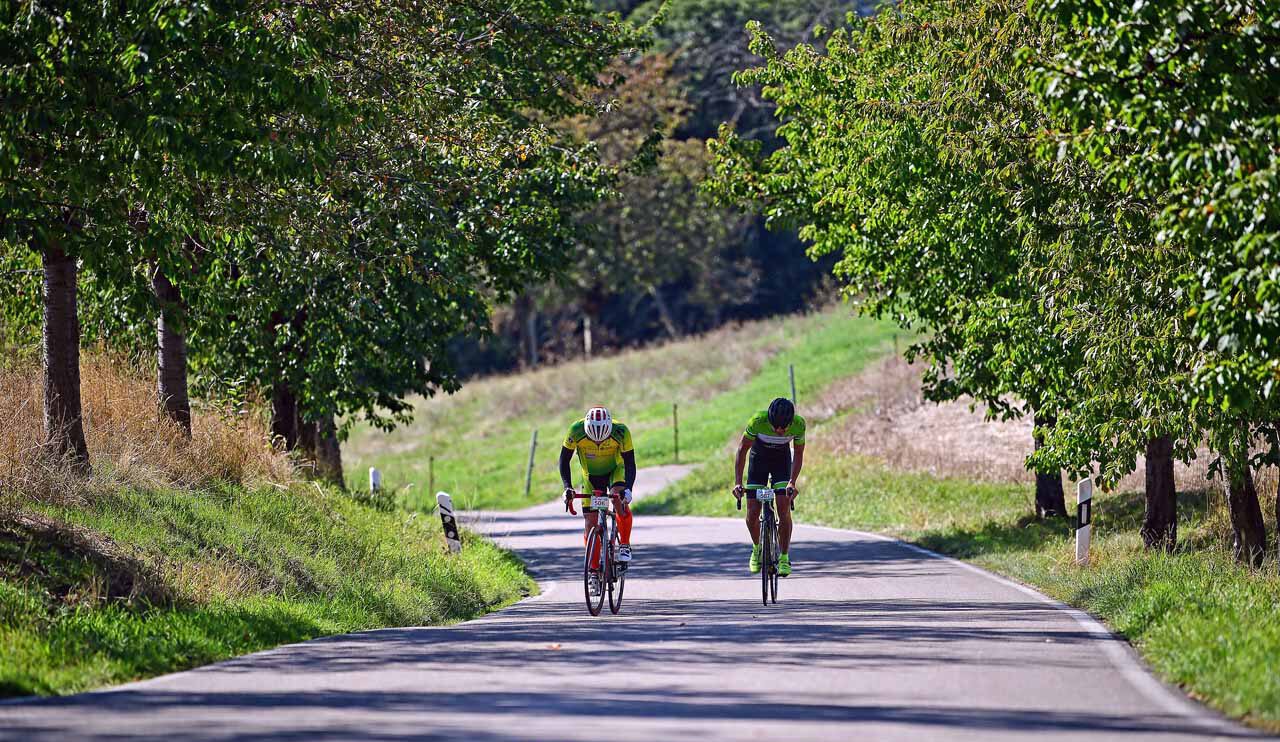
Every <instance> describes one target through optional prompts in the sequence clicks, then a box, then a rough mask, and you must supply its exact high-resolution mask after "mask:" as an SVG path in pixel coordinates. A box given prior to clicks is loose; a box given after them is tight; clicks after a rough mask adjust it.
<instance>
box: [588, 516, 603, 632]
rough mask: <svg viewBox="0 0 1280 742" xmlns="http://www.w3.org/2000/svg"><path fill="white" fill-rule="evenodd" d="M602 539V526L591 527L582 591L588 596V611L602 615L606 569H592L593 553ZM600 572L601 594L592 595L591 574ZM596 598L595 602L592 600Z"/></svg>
mask: <svg viewBox="0 0 1280 742" xmlns="http://www.w3.org/2000/svg"><path fill="white" fill-rule="evenodd" d="M599 540H600V527H599V526H596V527H595V528H592V529H591V533H590V534H589V535H588V536H587V553H586V556H584V557H583V559H582V592H583V594H584V595H585V596H586V598H587V611H588V612H590V613H591V615H593V616H599V615H600V609H601V608H603V607H604V590H605V588H604V579H603V578H604V570H603V569H600V570H593V569H591V554H592V552H594V551H595V545H596V543H597V542H598V541H599ZM600 566H601V567H602V568H603V567H604V553H603V550H602V553H601V554H600ZM597 571H598V572H599V574H600V577H601V579H600V594H599V595H596V596H592V595H591V574H592V573H593V572H597ZM593 600H594V602H592V601H593Z"/></svg>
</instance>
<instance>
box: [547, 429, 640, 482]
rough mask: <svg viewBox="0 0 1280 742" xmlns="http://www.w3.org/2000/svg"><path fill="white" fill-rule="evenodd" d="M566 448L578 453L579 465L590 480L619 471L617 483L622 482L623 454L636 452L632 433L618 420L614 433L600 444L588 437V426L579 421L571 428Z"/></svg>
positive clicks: (566, 440)
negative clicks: (632, 443)
mask: <svg viewBox="0 0 1280 742" xmlns="http://www.w3.org/2000/svg"><path fill="white" fill-rule="evenodd" d="M564 447H565V448H567V449H569V450H570V451H577V452H578V463H579V464H581V465H582V471H583V473H584V474H586V475H587V477H588V478H590V477H599V476H604V475H606V474H613V473H614V472H615V471H617V472H619V476H618V477H617V479H616V480H615V481H622V477H621V472H622V469H623V466H622V454H624V453H626V452H627V451H633V450H635V449H634V448H632V446H631V431H630V430H627V426H625V425H623V424H622V423H620V422H618V421H617V420H614V421H613V432H612V433H610V434H609V437H608V438H605V439H604V440H603V441H600V442H599V443H596V442H595V441H593V440H591V439H590V438H588V437H587V425H586V423H585V422H583V421H582V420H579V421H578V422H576V423H574V424H573V425H571V426H570V427H569V435H568V436H566V437H565V439H564Z"/></svg>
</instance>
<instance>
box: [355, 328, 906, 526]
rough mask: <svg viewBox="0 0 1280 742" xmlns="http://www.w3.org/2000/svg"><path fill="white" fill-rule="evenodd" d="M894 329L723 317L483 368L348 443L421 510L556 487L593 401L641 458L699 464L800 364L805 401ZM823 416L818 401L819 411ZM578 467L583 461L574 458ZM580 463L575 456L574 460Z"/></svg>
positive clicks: (488, 502)
mask: <svg viewBox="0 0 1280 742" xmlns="http://www.w3.org/2000/svg"><path fill="white" fill-rule="evenodd" d="M894 333H895V329H894V327H893V326H892V325H890V324H887V323H880V322H873V321H870V320H866V319H860V318H857V317H854V316H852V315H851V312H850V310H849V309H848V308H847V307H836V308H831V309H828V310H826V311H824V312H820V313H815V314H810V315H805V316H795V317H788V318H784V319H779V320H768V321H762V322H756V323H750V324H744V325H740V326H736V327H732V328H726V329H722V330H719V331H716V332H713V333H710V334H708V335H704V336H701V337H697V338H692V339H687V340H681V341H678V342H673V343H668V344H666V345H662V346H658V347H654V348H648V349H644V350H638V351H631V352H626V353H622V354H619V355H616V356H613V357H609V358H599V359H594V360H590V361H575V362H570V363H565V364H563V365H560V366H556V367H554V368H543V369H539V370H536V371H533V372H531V373H526V374H521V375H513V376H503V377H496V378H490V379H483V380H478V381H474V382H472V383H469V384H467V385H466V386H465V387H464V388H463V389H462V390H461V391H460V392H458V393H457V394H454V395H451V396H441V397H435V398H431V399H420V400H418V401H417V403H416V405H415V420H414V422H413V424H412V425H409V426H406V427H404V428H401V429H399V430H396V431H395V432H393V433H391V434H384V433H381V432H380V431H377V430H373V429H370V428H367V427H357V428H356V429H355V430H354V432H353V434H352V436H351V439H350V441H349V442H348V444H347V446H346V449H345V455H346V457H347V461H348V462H350V463H351V464H352V466H351V467H350V474H349V477H350V484H351V486H352V487H353V488H367V487H368V484H367V479H365V477H367V471H368V468H369V467H370V466H376V467H377V468H378V469H380V470H381V471H382V472H383V475H384V481H385V482H386V483H387V485H388V486H390V487H393V488H396V489H398V490H399V491H400V492H401V493H402V498H403V500H404V501H405V502H406V503H407V504H408V505H409V506H410V507H411V508H422V509H430V508H431V507H432V506H433V504H434V499H433V496H432V495H433V493H432V492H431V487H430V484H431V467H432V459H433V458H434V483H435V487H436V489H440V490H445V491H447V492H449V493H450V494H451V495H452V496H453V500H454V503H455V505H459V506H460V507H464V508H499V509H502V508H517V507H522V506H524V505H528V504H533V503H534V502H541V501H545V500H547V499H549V498H551V497H554V496H556V495H558V493H559V489H560V486H559V481H560V478H559V475H558V473H557V471H558V470H557V466H558V461H559V455H560V448H561V445H560V444H561V442H562V441H563V440H564V435H565V432H566V431H567V430H568V427H569V425H570V424H571V423H572V422H573V421H574V420H575V419H579V418H581V416H582V414H583V412H584V411H585V410H586V408H587V407H588V406H589V405H591V404H593V403H603V404H606V405H608V406H609V408H610V409H611V410H612V412H613V415H614V417H615V418H616V419H618V420H621V421H622V422H625V423H626V424H627V425H628V426H629V427H630V428H631V430H632V435H633V439H634V442H635V447H636V460H637V463H638V464H639V465H640V466H642V467H643V466H652V465H655V464H668V463H673V462H674V461H675V457H676V451H675V446H676V441H675V438H674V436H673V425H672V406H673V405H678V406H679V409H678V416H679V447H680V451H679V460H680V463H697V462H701V461H705V460H706V459H708V458H709V457H711V456H713V455H715V454H717V453H719V452H721V451H722V450H723V449H724V447H725V445H726V444H728V443H729V442H730V441H733V440H736V438H737V436H738V434H739V433H740V432H741V429H742V427H743V426H744V425H745V424H746V421H747V418H748V417H749V416H750V414H751V413H752V412H753V411H754V410H756V409H759V408H762V407H763V406H765V405H766V404H768V402H769V400H770V399H771V398H773V397H775V396H787V395H789V394H790V382H789V378H788V366H789V365H792V364H794V365H795V368H796V393H797V396H798V398H799V407H800V410H801V412H802V413H804V414H811V413H810V412H809V408H810V406H811V405H812V404H813V403H816V402H818V401H819V400H820V399H821V396H820V395H821V393H822V392H823V390H824V389H826V387H828V386H829V385H830V384H831V383H832V382H834V381H836V380H838V379H840V378H843V377H847V376H849V375H852V374H856V373H857V372H858V371H859V370H861V369H862V368H863V367H864V366H866V365H867V364H868V363H870V362H871V361H873V360H875V359H878V358H880V357H882V356H883V355H884V354H886V353H889V352H891V350H892V347H893V335H894ZM817 411H818V412H819V413H820V414H825V413H824V411H822V410H817ZM534 430H537V434H538V450H537V455H536V458H535V466H534V473H533V488H532V494H531V496H530V497H529V498H528V499H526V498H525V496H524V485H525V469H526V466H527V464H528V460H529V441H530V437H531V435H532V433H533V431H534ZM575 467H576V465H575ZM575 472H576V468H575Z"/></svg>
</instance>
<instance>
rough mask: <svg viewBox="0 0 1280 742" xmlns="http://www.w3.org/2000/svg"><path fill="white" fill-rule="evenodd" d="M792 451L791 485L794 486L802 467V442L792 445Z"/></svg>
mask: <svg viewBox="0 0 1280 742" xmlns="http://www.w3.org/2000/svg"><path fill="white" fill-rule="evenodd" d="M793 449H794V453H793V455H792V457H791V486H792V487H795V486H796V480H798V479H800V470H801V469H802V468H804V444H803V443H800V444H798V445H796V446H794V447H793Z"/></svg>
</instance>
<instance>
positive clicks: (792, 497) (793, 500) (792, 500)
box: [733, 490, 798, 510]
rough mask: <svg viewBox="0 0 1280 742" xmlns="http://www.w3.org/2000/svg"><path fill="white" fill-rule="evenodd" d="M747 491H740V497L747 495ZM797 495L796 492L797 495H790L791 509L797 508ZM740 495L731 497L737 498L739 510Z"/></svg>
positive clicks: (740, 507) (740, 506)
mask: <svg viewBox="0 0 1280 742" xmlns="http://www.w3.org/2000/svg"><path fill="white" fill-rule="evenodd" d="M749 491H750V490H748V491H747V492H749ZM775 491H776V490H775ZM747 492H743V493H742V497H746V496H747ZM797 496H798V494H797V495H792V496H791V509H792V510H796V509H797V508H796V497H797ZM742 497H738V496H737V495H734V496H733V499H735V500H737V501H738V509H739V510H741V509H742Z"/></svg>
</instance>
